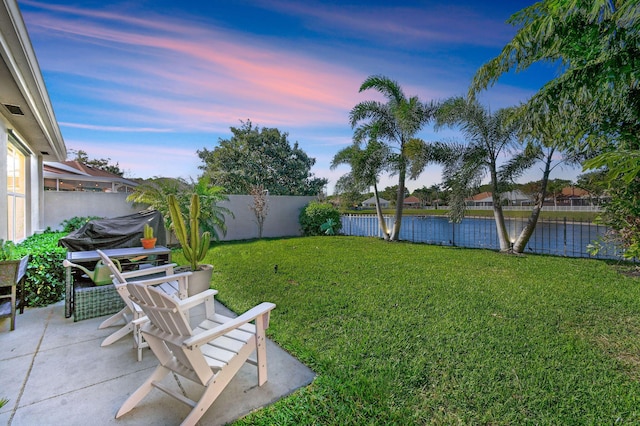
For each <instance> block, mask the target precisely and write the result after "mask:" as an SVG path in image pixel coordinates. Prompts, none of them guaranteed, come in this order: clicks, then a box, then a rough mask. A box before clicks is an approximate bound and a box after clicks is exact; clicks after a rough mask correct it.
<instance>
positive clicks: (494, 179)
mask: <svg viewBox="0 0 640 426" xmlns="http://www.w3.org/2000/svg"><path fill="white" fill-rule="evenodd" d="M491 186H492V187H493V188H492V189H493V191H492V192H491V198H492V199H493V218H494V219H495V221H496V231H497V232H498V241H499V242H500V251H503V252H507V251H509V250H510V249H511V241H509V232H508V231H507V225H505V223H504V212H503V211H502V200H501V199H500V198H501V197H500V195H501V194H500V193H499V192H498V174H497V172H496V166H495V164H493V165H492V167H491Z"/></svg>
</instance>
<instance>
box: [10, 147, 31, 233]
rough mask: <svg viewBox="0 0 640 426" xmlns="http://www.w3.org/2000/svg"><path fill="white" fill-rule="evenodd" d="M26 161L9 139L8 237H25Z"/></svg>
mask: <svg viewBox="0 0 640 426" xmlns="http://www.w3.org/2000/svg"><path fill="white" fill-rule="evenodd" d="M25 164H26V161H25V156H24V154H23V153H22V152H21V151H19V150H18V148H17V147H16V145H14V144H12V143H11V141H9V145H8V149H7V210H8V211H7V221H8V223H7V230H8V239H9V240H12V241H20V240H23V239H25V238H26V222H27V221H26V195H27V194H26V176H25V172H26V167H25Z"/></svg>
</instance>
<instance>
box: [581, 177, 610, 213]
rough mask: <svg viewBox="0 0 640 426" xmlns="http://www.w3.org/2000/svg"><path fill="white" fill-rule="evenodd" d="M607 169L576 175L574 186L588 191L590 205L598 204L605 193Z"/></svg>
mask: <svg viewBox="0 0 640 426" xmlns="http://www.w3.org/2000/svg"><path fill="white" fill-rule="evenodd" d="M606 175H607V170H596V171H593V172H588V173H583V174H581V175H578V177H577V179H576V186H577V187H578V188H581V189H584V190H585V191H587V192H588V193H589V198H590V200H591V205H594V200H595V203H597V204H599V200H600V199H601V198H602V197H603V196H604V195H605V194H606V193H607V188H608V183H607V180H606Z"/></svg>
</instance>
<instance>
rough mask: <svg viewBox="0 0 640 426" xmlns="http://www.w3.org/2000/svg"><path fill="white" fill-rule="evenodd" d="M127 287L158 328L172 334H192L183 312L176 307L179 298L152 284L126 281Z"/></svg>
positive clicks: (134, 299)
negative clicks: (146, 284)
mask: <svg viewBox="0 0 640 426" xmlns="http://www.w3.org/2000/svg"><path fill="white" fill-rule="evenodd" d="M127 289H128V290H129V294H130V295H131V298H132V299H133V301H134V302H135V303H137V304H138V305H139V306H140V307H141V308H142V310H143V311H144V313H145V315H146V316H147V317H149V319H150V320H151V322H152V323H153V325H154V326H156V327H157V328H158V329H160V330H162V331H163V332H164V333H167V334H171V335H174V336H191V335H192V334H193V330H192V329H191V326H190V325H189V320H188V319H187V316H186V315H185V312H183V311H182V310H180V309H179V307H178V304H179V299H177V298H174V297H173V296H169V295H168V294H166V293H165V292H163V291H162V290H159V289H157V288H154V287H152V286H145V285H138V284H135V282H130V283H128V284H127Z"/></svg>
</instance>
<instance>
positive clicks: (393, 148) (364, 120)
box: [349, 75, 433, 241]
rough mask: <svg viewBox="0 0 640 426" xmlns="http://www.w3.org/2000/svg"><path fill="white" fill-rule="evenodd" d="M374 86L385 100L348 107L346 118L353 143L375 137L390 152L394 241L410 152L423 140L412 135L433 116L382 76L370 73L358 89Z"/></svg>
mask: <svg viewBox="0 0 640 426" xmlns="http://www.w3.org/2000/svg"><path fill="white" fill-rule="evenodd" d="M369 89H373V90H377V91H378V92H380V93H381V94H382V95H383V96H384V97H385V98H386V100H387V101H386V102H385V103H383V102H379V101H364V102H360V103H359V104H357V105H356V106H354V107H353V108H352V109H351V112H350V113H349V121H350V123H351V127H352V128H354V129H355V132H354V138H353V139H354V143H356V144H360V143H362V142H364V141H365V140H366V141H369V140H377V141H379V142H381V143H384V144H385V145H386V146H387V149H388V151H389V152H390V153H391V154H390V155H389V157H388V159H387V161H386V163H387V165H388V169H389V170H390V171H391V172H392V173H397V175H398V191H397V193H396V195H395V199H396V213H395V221H394V224H393V231H392V232H391V238H390V239H391V240H392V241H397V240H398V239H399V236H400V227H401V225H402V208H403V200H404V196H405V180H406V177H407V170H408V168H409V167H410V164H411V160H412V152H415V151H417V150H419V149H421V148H423V147H424V146H425V145H426V144H425V142H424V141H422V140H421V139H418V138H416V137H415V135H416V134H417V133H418V132H419V131H420V129H422V127H423V126H424V125H425V124H426V123H427V122H428V121H429V120H430V119H431V118H432V117H433V110H432V108H431V107H430V106H429V105H426V104H423V103H422V102H420V100H419V99H418V97H417V96H412V97H410V98H407V96H406V95H405V94H404V92H403V91H402V89H401V87H400V85H399V84H398V83H397V82H396V81H393V80H391V79H389V78H387V77H384V76H377V75H376V76H370V77H368V78H367V79H366V80H365V81H364V83H362V85H361V86H360V92H363V91H365V90H369Z"/></svg>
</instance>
